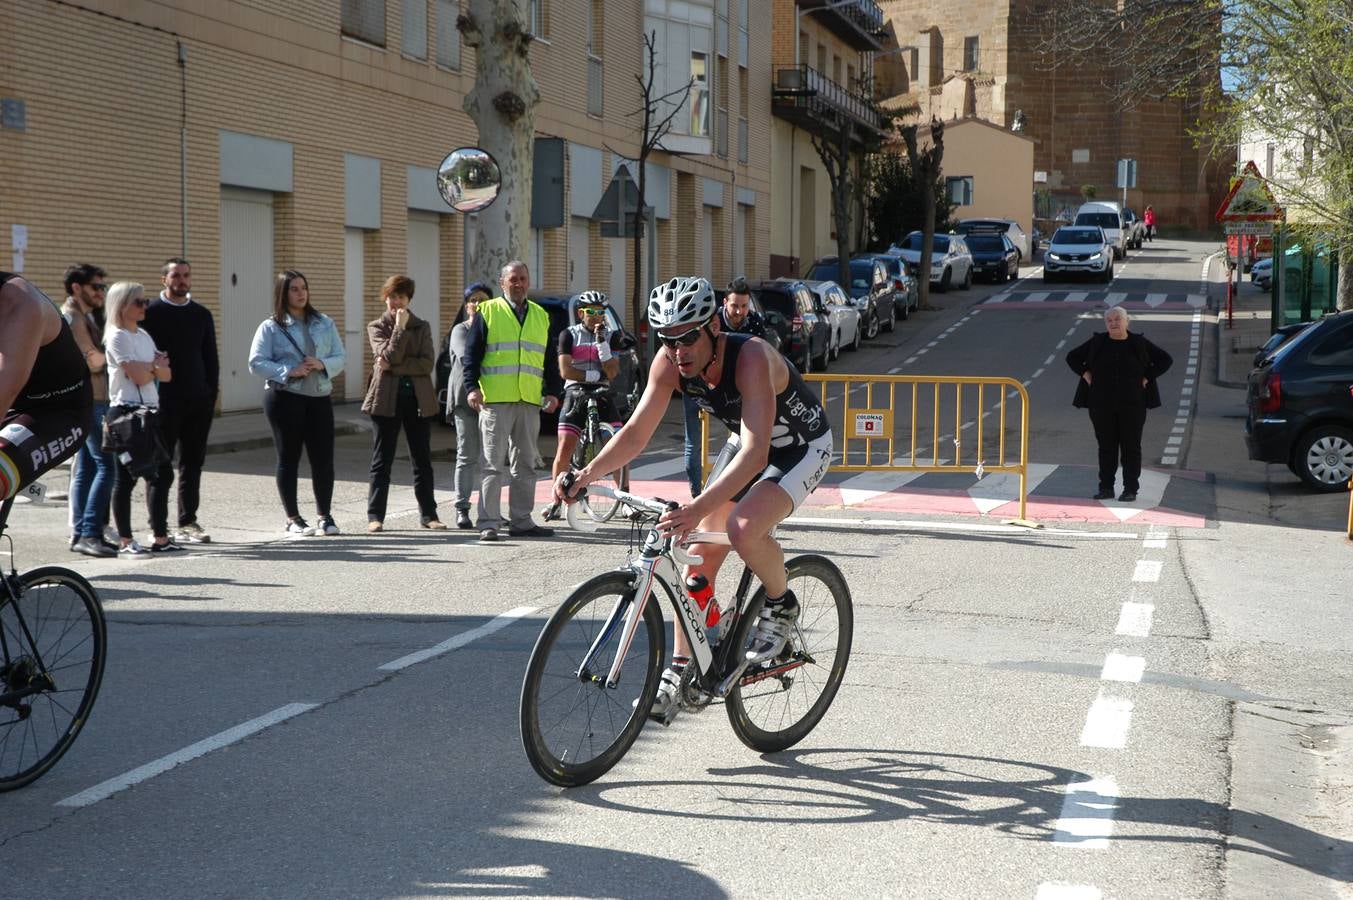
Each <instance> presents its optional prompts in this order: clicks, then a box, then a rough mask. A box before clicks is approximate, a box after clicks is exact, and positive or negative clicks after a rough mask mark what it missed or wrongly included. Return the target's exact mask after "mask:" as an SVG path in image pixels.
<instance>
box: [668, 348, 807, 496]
mask: <svg viewBox="0 0 1353 900" xmlns="http://www.w3.org/2000/svg"><path fill="white" fill-rule="evenodd" d="M719 337H720V338H721V339H722V340H723V341H724V361H723V372H722V373H721V374H720V376H719V383H718V384H716V385H714V386H713V387H710V386H709V385H708V384H706V383H705V380H704V379H703V378H700V377H698V376H697V377H695V378H682V379H681V392H682V393H683V394H685V395H686V396H688V397H690V398H692V399H693V400H695V402H696V404H697V405H699V406H700V408H701V409H703V410H706V411H708V412H709V413H710V414H711V415H713V416H714V417H715V418H716V419H718V420H719V421H720V422H723V424H724V426H725V427H727V428H728V430H729V431H730V432H731V434H730V435H729V438H728V443H727V445H725V446H724V448H723V450H721V451H720V452H719V457H718V459H716V460H715V461H714V467H713V469H711V471H710V475H709V480H710V481H713V480H714V479H715V478H717V477H719V474H720V473H721V472H722V471H723V470H724V468H725V467H726V466H728V464H729V463H730V462H732V460H733V457H734V456H735V455H736V454H737V452H738V449H739V448H740V447H741V446H742V445H741V442H740V440H739V435H740V434H741V432H742V393H741V392H740V391H739V390H738V387H737V370H738V354H739V353H741V352H742V348H743V347H745V346H747V343H748V342H749V341H753V340H756V338H754V337H753V336H752V335H750V334H721V335H720V336H719ZM787 368H788V369H789V383H788V384H786V385H785V389H784V390H783V391H781V392H780V393H779V394H777V395H776V397H775V424H774V426H773V427H772V429H771V439H770V458H769V459H768V460H767V462H766V468H765V469H764V470H763V471H762V472H761V474H760V476H758V477H757V478H754V479H752V481H751V482H749V483H748V484H747V485H745V486H744V487H743V488H742V489H741V490H739V491H738V492H737V494H736V495H735V496H734V497H733V499H734V500H741V499H742V498H743V496H744V495H745V494H746V493H747V491H748V490H750V489H751V487H752V485H753V484H755V483H756V482H758V481H770V482H774V483H775V484H778V485H779V486H780V487H782V488H783V489H784V490H785V493H787V494H789V496H790V498H791V499H792V500H793V501H794V508H795V509H798V508H799V506H800V505H802V503H803V501H804V499H805V498H806V497H807V496H808V495H809V494H811V493H812V492H813V489H814V488H816V487H817V486H818V483H819V482H820V481H822V476H824V475H826V474H827V467H828V466H830V465H831V461H832V430H831V425H830V424H828V422H827V413H826V411H825V410H824V409H823V408H822V403H821V402H820V401H819V400H818V398H817V394H816V393H815V392H814V391H813V390H812V389H811V388H809V387H808V385H807V383H806V382H805V381H804V380H803V378H802V376H800V375H799V373H798V372H797V371H795V369H794V367H793V366H787Z"/></svg>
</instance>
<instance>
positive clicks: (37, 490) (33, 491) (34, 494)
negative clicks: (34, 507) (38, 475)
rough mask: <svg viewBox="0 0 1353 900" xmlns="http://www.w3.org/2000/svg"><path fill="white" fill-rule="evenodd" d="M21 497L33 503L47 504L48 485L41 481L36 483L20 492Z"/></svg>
mask: <svg viewBox="0 0 1353 900" xmlns="http://www.w3.org/2000/svg"><path fill="white" fill-rule="evenodd" d="M19 495H20V496H22V497H27V498H28V500H29V502H31V503H45V502H46V500H47V485H45V484H43V483H42V482H41V481H35V482H33V483H32V484H30V485H28V486H27V487H25V488H24V489H23V490H21V491H19Z"/></svg>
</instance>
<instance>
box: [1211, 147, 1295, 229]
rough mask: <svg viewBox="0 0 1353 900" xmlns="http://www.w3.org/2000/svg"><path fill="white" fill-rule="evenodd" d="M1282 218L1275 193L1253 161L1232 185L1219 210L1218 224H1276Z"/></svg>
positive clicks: (1248, 163) (1281, 211)
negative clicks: (1274, 196) (1274, 197)
mask: <svg viewBox="0 0 1353 900" xmlns="http://www.w3.org/2000/svg"><path fill="white" fill-rule="evenodd" d="M1282 217H1283V209H1282V207H1281V206H1279V205H1278V202H1277V201H1276V200H1274V199H1273V192H1272V191H1270V190H1269V189H1268V183H1267V182H1266V181H1264V176H1262V175H1260V174H1259V167H1258V166H1256V165H1255V164H1254V161H1253V160H1251V161H1250V162H1247V163H1246V164H1245V169H1244V171H1242V172H1241V173H1240V177H1239V178H1237V179H1235V180H1234V181H1233V182H1232V183H1231V191H1230V193H1228V194H1227V195H1226V199H1225V200H1223V201H1222V204H1221V208H1220V209H1218V210H1217V221H1218V222H1276V221H1279V220H1281V219H1282Z"/></svg>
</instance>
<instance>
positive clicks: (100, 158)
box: [0, 0, 771, 409]
mask: <svg viewBox="0 0 1353 900" xmlns="http://www.w3.org/2000/svg"><path fill="white" fill-rule="evenodd" d="M465 5H466V4H465V3H464V2H463V0H214V2H212V3H202V2H200V0H160V2H157V3H144V2H139V0H81V2H80V3H79V4H76V3H70V2H65V0H7V2H4V3H0V34H5V35H6V58H5V61H4V62H3V63H0V97H3V98H4V100H5V110H6V116H5V119H4V122H3V127H0V160H3V164H0V234H3V235H6V236H8V235H10V234H11V226H14V225H21V226H24V227H25V228H26V230H27V248H26V250H24V251H23V252H22V254H21V257H22V258H21V259H19V258H15V259H11V258H10V257H11V256H12V255H14V254H17V252H18V251H14V252H13V254H7V255H6V259H5V260H4V261H3V265H4V267H6V268H9V267H11V265H12V263H17V264H18V265H19V266H21V267H22V269H23V273H24V274H25V275H26V276H27V277H29V278H30V279H32V280H33V281H34V282H35V283H37V284H38V285H39V286H41V287H42V288H44V289H45V290H47V291H48V292H49V293H50V294H52V295H53V296H54V297H56V296H58V295H59V293H60V291H61V274H62V271H63V270H64V269H65V268H66V266H67V265H69V264H71V263H73V262H80V261H89V262H94V263H97V264H99V265H102V266H103V267H105V268H106V269H107V270H108V272H109V275H110V278H111V279H113V280H133V281H140V282H143V283H145V284H146V285H147V287H148V288H152V289H154V288H156V287H157V281H158V272H159V267H160V264H161V263H162V261H163V260H164V259H165V258H166V257H168V256H170V255H180V254H181V255H185V256H187V257H188V258H189V259H190V260H191V261H192V263H193V277H194V292H193V293H194V296H195V298H196V299H197V300H199V301H200V302H202V303H203V304H204V305H206V306H207V307H208V308H210V309H211V310H212V311H213V313H214V314H215V317H216V322H217V328H218V332H219V345H220V347H221V356H222V407H223V408H224V409H248V408H254V407H257V406H258V405H259V403H260V398H261V384H260V383H259V382H258V380H257V379H255V378H252V377H251V376H250V375H249V374H248V371H247V365H246V359H245V357H246V356H247V353H248V342H249V338H250V337H251V336H252V334H253V330H254V328H255V327H256V326H257V324H258V322H259V321H261V320H262V319H263V317H264V316H266V315H267V314H268V311H269V308H270V304H271V282H272V276H273V274H274V273H275V272H277V271H278V270H279V269H282V268H285V267H295V268H299V269H301V270H302V271H304V272H305V273H306V274H307V276H308V277H309V280H310V286H311V293H312V298H313V301H314V303H315V305H316V306H317V307H319V308H320V309H321V310H323V311H324V312H326V313H328V314H330V315H332V316H333V317H334V318H335V319H336V320H337V322H338V324H339V327H340V329H341V330H342V331H343V332H344V333H345V335H346V337H347V346H348V354H349V369H348V375H347V377H346V378H344V379H343V380H344V381H345V382H346V383H345V384H342V385H340V386H339V387H338V390H339V391H341V392H342V393H343V394H345V395H346V396H347V397H357V396H360V392H361V389H362V386H363V385H364V384H365V381H366V377H367V375H368V373H369V371H370V359H369V357H370V351H369V350H368V349H367V347H366V343H365V334H364V327H365V323H366V322H367V321H369V320H371V319H373V318H375V317H376V315H378V313H379V311H380V309H381V306H380V303H379V300H378V290H379V286H380V284H381V282H382V281H383V280H384V279H385V278H386V277H387V276H389V275H391V274H395V273H401V272H407V273H409V274H410V275H412V277H413V278H414V279H415V281H416V282H417V292H416V296H415V298H414V308H415V310H416V311H418V313H419V314H420V315H422V316H424V317H425V318H428V319H430V320H431V321H432V322H433V323H434V324H435V325H436V326H437V329H438V331H439V332H440V333H445V331H446V329H447V327H448V326H449V325H450V323H451V321H452V318H453V316H454V314H455V312H456V311H457V308H458V306H459V302H460V296H461V291H462V289H463V287H464V284H465V283H466V282H467V281H469V280H472V279H474V278H486V277H487V278H488V279H490V280H493V279H494V275H495V273H471V272H466V271H465V261H466V259H467V258H468V256H469V253H468V248H467V245H468V243H469V241H471V240H472V235H473V229H472V228H470V229H467V227H466V219H465V218H464V217H462V216H460V215H459V214H456V213H454V212H453V211H452V210H451V209H450V208H449V207H447V206H446V205H445V204H444V203H443V202H442V200H441V198H440V196H438V194H437V192H436V189H435V183H434V180H433V173H434V172H435V169H436V166H437V164H438V163H439V161H440V160H441V159H442V157H443V156H444V155H445V154H446V153H447V152H448V151H449V150H451V149H452V148H453V147H456V146H462V145H467V144H473V143H475V139H476V132H475V127H474V124H473V123H472V122H471V120H470V119H469V117H468V116H466V115H465V114H464V113H463V112H462V109H461V104H462V100H463V98H464V96H465V94H466V92H468V91H469V90H470V89H471V87H472V86H473V81H474V72H475V65H474V52H473V50H472V49H471V48H469V47H463V46H461V43H460V40H459V35H458V33H457V32H456V30H455V28H454V21H455V16H456V15H457V14H458V13H459V12H460V11H461V9H462V7H464V6H465ZM522 7H523V8H524V9H525V10H527V13H528V15H529V17H530V18H531V27H532V28H533V29H534V31H535V33H536V34H537V36H538V38H539V39H538V40H537V41H536V42H534V43H533V44H532V49H531V51H530V52H531V61H532V66H533V69H534V72H535V77H536V80H537V81H538V82H539V84H540V86H541V91H542V95H543V98H542V102H541V104H540V106H539V107H538V108H537V110H536V131H537V135H538V139H551V140H554V141H555V142H556V143H555V149H556V150H557V149H559V148H562V152H560V153H558V154H557V158H558V159H559V160H560V162H559V164H558V165H559V169H558V171H553V170H552V171H550V172H549V173H548V174H549V178H548V179H547V180H549V181H550V182H552V183H553V184H555V185H556V187H557V189H558V191H559V192H560V193H559V196H558V197H556V198H555V200H554V201H553V206H554V208H555V220H554V222H555V224H550V225H548V226H542V227H538V228H535V229H533V231H532V238H531V246H530V247H528V248H522V250H521V254H522V255H523V256H526V257H527V259H528V261H529V262H530V263H532V270H533V271H532V281H533V285H534V289H535V293H537V294H539V295H545V294H551V293H553V294H563V293H567V292H572V291H576V290H580V289H582V288H585V287H595V288H600V289H603V290H607V291H608V292H610V293H612V294H613V295H617V298H618V300H624V299H627V297H628V293H629V290H630V285H631V284H632V277H631V272H630V260H631V258H632V245H631V243H630V242H629V241H624V240H615V239H606V238H603V237H602V236H601V231H600V226H599V223H598V222H597V221H595V220H593V218H592V214H593V210H594V209H595V207H596V204H597V202H598V201H599V200H600V199H601V194H602V192H603V191H604V189H605V187H606V185H607V183H608V182H609V180H610V177H611V175H612V173H613V172H614V171H615V168H616V166H617V165H618V164H620V162H622V159H621V156H622V155H624V154H629V155H634V154H635V153H637V147H638V135H637V120H636V119H635V118H633V117H629V116H627V115H626V114H627V113H629V112H630V111H632V110H634V109H635V108H637V107H638V106H639V105H640V101H639V97H638V91H637V89H636V86H635V75H636V74H638V73H640V72H641V71H643V68H644V61H643V40H642V35H643V34H644V33H646V32H649V31H657V32H660V33H661V35H662V38H661V39H660V44H659V53H660V55H662V56H663V61H664V63H665V64H666V65H664V71H670V72H674V73H675V74H674V76H673V77H679V79H680V81H681V83H683V84H684V83H685V81H686V74H685V73H687V72H690V73H694V72H695V71H696V68H697V65H698V67H699V71H700V72H701V73H702V74H703V80H702V82H701V85H700V89H699V90H698V91H693V92H692V94H691V98H690V101H689V103H688V104H687V107H688V108H687V109H684V110H683V111H682V113H681V115H679V116H678V122H679V128H678V132H679V133H678V134H675V135H673V137H672V139H671V140H670V141H669V142H667V144H666V146H667V150H660V151H659V152H657V153H656V154H654V156H653V157H651V158H650V177H649V190H650V196H649V202H650V203H652V204H653V205H654V206H655V207H656V208H657V215H658V227H657V236H656V237H657V242H658V252H657V260H658V272H657V273H656V278H657V279H665V278H670V277H671V276H673V275H675V274H677V273H679V272H682V273H684V272H691V271H703V272H706V273H707V274H708V275H709V276H710V277H711V278H713V279H714V280H715V281H716V283H718V282H722V281H726V280H728V279H729V278H730V277H732V276H733V275H734V274H737V273H741V272H746V273H747V274H749V275H752V276H753V277H760V276H764V275H765V274H766V273H767V271H768V260H769V246H770V242H769V228H770V222H771V216H770V212H769V203H770V200H769V194H770V179H769V171H770V128H771V122H770V96H769V91H767V90H765V89H764V88H763V87H762V86H764V85H767V84H769V82H770V79H771V64H770V50H769V47H767V46H766V42H764V41H755V42H753V41H750V40H748V33H749V28H750V27H751V25H752V23H754V22H760V21H766V20H767V19H768V17H769V10H770V0H685V2H680V3H677V2H666V0H649V2H648V3H646V4H642V5H641V4H629V3H612V2H604V0H524V2H523V3H522ZM748 85H756V86H757V89H756V90H749V89H748V87H747V86H748ZM542 158H543V157H542V154H541V152H540V141H539V140H538V144H537V171H540V168H539V167H540V164H541V162H540V161H541V159H542ZM537 181H538V182H539V181H541V179H539V178H538V179H537ZM506 189H507V190H511V189H512V186H511V185H508V186H506ZM560 220H561V221H562V224H558V222H559V221H560ZM645 255H646V254H645ZM654 274H655V273H645V278H644V280H645V282H649V281H651V280H653V278H654ZM58 299H59V297H58ZM622 306H627V303H623V302H618V303H617V307H618V308H619V307H622Z"/></svg>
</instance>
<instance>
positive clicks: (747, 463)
mask: <svg viewBox="0 0 1353 900" xmlns="http://www.w3.org/2000/svg"><path fill="white" fill-rule="evenodd" d="M772 353H774V351H772V350H771V349H770V347H769V345H767V344H765V343H763V342H761V341H748V342H747V343H746V344H745V345H743V348H742V353H741V354H739V355H738V370H737V372H736V373H734V378H735V383H736V384H737V387H738V393H739V394H741V395H742V428H741V433H740V435H739V439H740V444H741V446H740V447H739V448H738V452H737V454H736V455H735V456H734V457H733V460H732V462H731V463H729V465H728V466H727V468H725V469H724V470H723V471H722V472H721V473H719V477H718V478H716V479H714V480H713V481H711V482H710V483H709V484H708V485H706V486H705V489H704V490H703V491H701V492H700V496H699V497H697V498H696V499H695V500H693V501H692V502H691V507H692V508H695V509H696V510H697V511H698V512H699V514H700V515H704V514H706V513H708V512H711V511H713V510H716V509H718V508H719V506H720V505H721V504H723V503H726V502H728V501H729V500H732V499H733V497H734V496H735V495H736V494H737V492H738V491H740V490H742V489H743V488H744V487H746V486H747V485H748V484H750V483H751V481H752V479H754V478H756V477H757V476H758V475H760V474H761V473H762V472H763V471H765V468H766V465H767V464H768V463H769V461H770V439H771V430H772V429H773V428H774V426H775V382H774V377H775V367H774V360H773V359H772V357H771V354H772ZM775 355H776V356H779V354H778V353H776V354H775Z"/></svg>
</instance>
